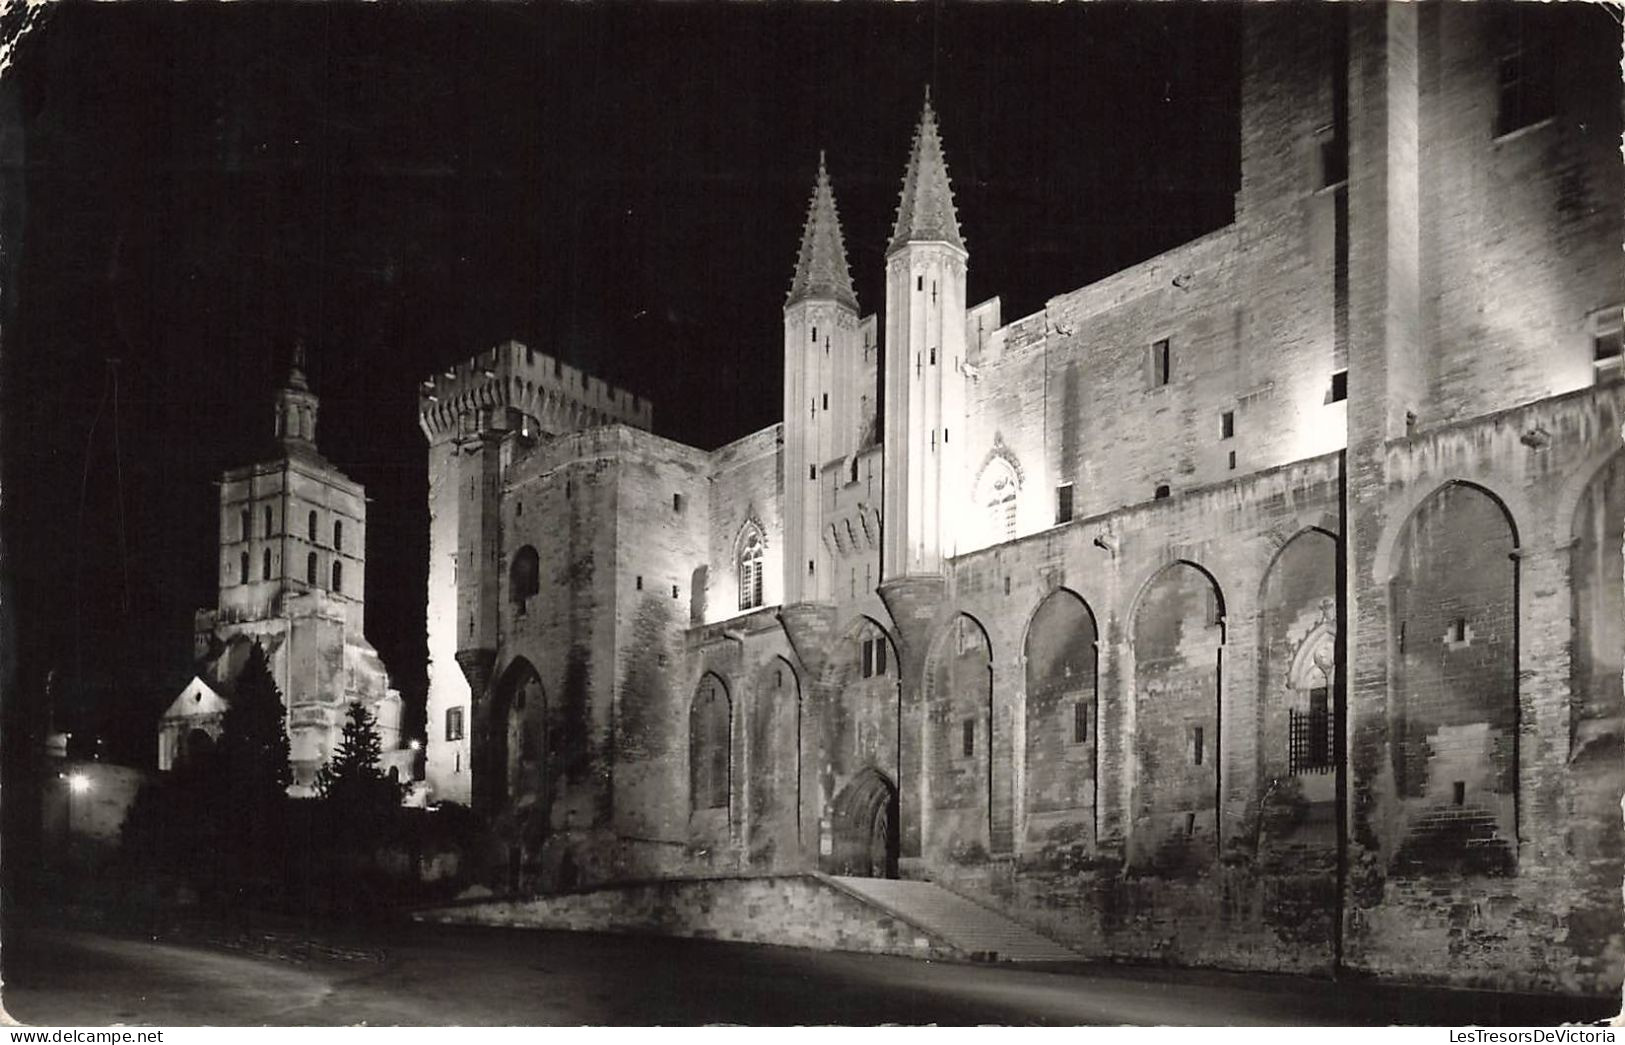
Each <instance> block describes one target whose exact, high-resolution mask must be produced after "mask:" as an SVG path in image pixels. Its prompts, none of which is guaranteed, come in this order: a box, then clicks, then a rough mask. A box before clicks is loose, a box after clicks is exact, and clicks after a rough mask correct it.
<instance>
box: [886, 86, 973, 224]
mask: <svg viewBox="0 0 1625 1045" xmlns="http://www.w3.org/2000/svg"><path fill="white" fill-rule="evenodd" d="M920 241H938V242H944V243H950V244H952V245H953V246H955V247H958V248H959V249H960V250H964V249H965V241H964V240H963V239H961V238H960V236H959V216H958V215H957V214H955V213H954V192H953V189H952V187H950V186H949V184H948V164H947V161H946V160H944V159H943V158H942V139H941V138H940V137H938V136H937V114H936V113H935V112H934V111H932V109H931V88H929V87H927V88H926V89H925V108H924V109H923V110H921V112H920V124H919V126H918V127H917V128H915V131H914V145H913V148H912V149H910V151H909V156H908V170H906V171H905V172H904V173H903V198H902V199H901V200H900V201H899V202H898V204H897V224H896V226H895V227H894V228H893V229H892V235H891V245H890V246H888V247H887V248H886V252H887V253H888V254H889V253H891V252H892V251H894V250H897V249H898V248H899V247H901V246H903V245H904V244H906V243H913V242H920Z"/></svg>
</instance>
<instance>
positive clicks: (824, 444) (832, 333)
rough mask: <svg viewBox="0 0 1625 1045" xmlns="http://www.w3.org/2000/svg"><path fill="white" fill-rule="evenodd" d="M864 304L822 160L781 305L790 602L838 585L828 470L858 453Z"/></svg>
mask: <svg viewBox="0 0 1625 1045" xmlns="http://www.w3.org/2000/svg"><path fill="white" fill-rule="evenodd" d="M857 331H858V298H857V295H856V294H855V293H854V292H853V290H852V276H851V273H850V272H849V270H848V269H847V264H846V246H845V244H844V242H843V241H842V239H841V222H840V218H839V216H838V215H837V214H836V211H835V194H834V193H833V192H832V191H831V189H830V184H829V172H828V171H827V170H826V169H825V167H824V155H823V153H819V155H818V180H817V183H816V184H815V185H814V186H813V194H812V199H811V200H810V201H809V202H808V204H807V221H806V224H805V225H804V226H803V227H802V231H801V252H800V254H799V255H798V256H797V258H796V272H795V277H794V278H793V279H792V280H791V281H790V294H789V297H788V298H786V299H785V302H784V477H785V478H784V543H785V550H784V601H785V602H786V603H787V604H789V603H797V602H814V601H821V600H827V599H828V598H829V597H830V595H831V590H832V589H831V585H832V584H833V583H834V575H833V574H834V571H833V569H832V563H831V562H830V557H829V550H828V549H827V548H825V547H824V544H823V542H822V540H821V539H820V533H821V532H822V530H823V526H824V515H825V512H824V508H825V507H826V506H825V500H826V498H825V497H824V495H823V490H824V488H825V486H826V485H827V484H826V483H825V482H823V481H822V480H823V479H824V476H825V473H826V470H828V469H836V470H839V469H840V467H841V464H842V462H843V461H845V459H846V458H847V457H849V456H850V455H851V454H852V453H853V452H854V451H855V450H856V449H857V446H856V443H857V432H858V422H857V419H856V416H855V414H854V411H855V410H856V409H857V408H858V405H859V402H860V393H859V392H858V390H857V389H856V388H855V387H854V385H855V383H856V374H857V369H858V368H857V367H856V366H854V359H855V355H856V353H857V351H858V349H857V347H856V338H857Z"/></svg>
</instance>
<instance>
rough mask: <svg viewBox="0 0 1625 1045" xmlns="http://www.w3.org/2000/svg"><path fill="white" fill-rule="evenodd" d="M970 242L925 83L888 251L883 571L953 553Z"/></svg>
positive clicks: (919, 567) (925, 565) (929, 571)
mask: <svg viewBox="0 0 1625 1045" xmlns="http://www.w3.org/2000/svg"><path fill="white" fill-rule="evenodd" d="M968 256H969V255H968V253H967V252H966V250H965V242H964V240H963V239H962V238H961V237H960V235H959V219H958V217H957V216H956V215H955V213H954V198H953V190H952V188H951V187H950V186H949V184H948V167H947V163H946V162H945V161H944V159H943V156H942V140H941V138H940V137H939V136H938V134H937V119H936V113H935V112H933V111H932V109H931V94H930V91H929V90H927V92H926V97H925V106H924V109H923V111H922V112H921V113H920V124H919V127H918V129H917V130H916V131H915V132H914V144H913V147H912V149H911V151H910V153H909V159H908V169H907V170H906V171H905V172H904V175H903V194H902V199H901V201H900V202H899V204H898V207H897V224H896V226H895V227H894V228H893V230H892V238H891V244H890V245H889V246H888V247H887V250H886V381H885V385H886V389H885V396H886V412H885V417H886V431H885V453H886V493H885V504H884V517H885V535H884V542H883V545H882V548H881V570H882V574H883V575H884V576H885V577H887V578H895V577H909V576H917V575H935V574H938V573H940V572H941V569H942V560H943V558H944V556H951V555H953V554H954V552H955V549H954V548H953V547H952V543H953V538H952V528H951V526H949V525H948V521H947V520H946V519H945V518H944V511H943V508H944V506H945V505H952V504H957V503H959V498H958V488H959V485H960V483H961V482H962V472H963V468H962V462H961V452H960V447H961V446H963V445H964V442H965V435H966V433H965V432H964V431H963V427H964V417H965V371H964V360H965V262H966V259H967V258H968Z"/></svg>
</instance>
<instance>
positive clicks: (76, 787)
mask: <svg viewBox="0 0 1625 1045" xmlns="http://www.w3.org/2000/svg"><path fill="white" fill-rule="evenodd" d="M68 790H70V791H72V792H73V793H74V794H76V795H82V794H84V793H85V792H86V791H89V790H90V778H89V777H88V776H85V774H83V773H75V774H73V775H72V776H70V777H68Z"/></svg>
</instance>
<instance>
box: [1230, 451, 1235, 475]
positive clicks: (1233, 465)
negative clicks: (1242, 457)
mask: <svg viewBox="0 0 1625 1045" xmlns="http://www.w3.org/2000/svg"><path fill="white" fill-rule="evenodd" d="M1230 470H1231V471H1232V472H1233V471H1235V470H1236V452H1235V451H1234V450H1232V451H1230Z"/></svg>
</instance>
